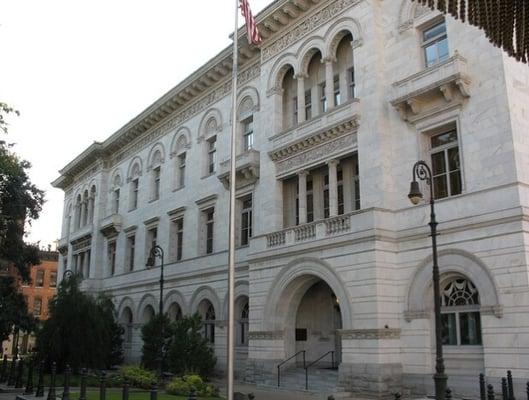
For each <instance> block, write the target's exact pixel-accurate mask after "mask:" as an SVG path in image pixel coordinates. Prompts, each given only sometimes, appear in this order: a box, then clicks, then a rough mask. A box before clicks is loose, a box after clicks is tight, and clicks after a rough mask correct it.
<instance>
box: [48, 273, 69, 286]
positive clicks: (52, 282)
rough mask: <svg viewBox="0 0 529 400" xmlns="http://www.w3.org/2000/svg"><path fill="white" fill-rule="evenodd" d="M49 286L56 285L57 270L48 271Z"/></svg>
mask: <svg viewBox="0 0 529 400" xmlns="http://www.w3.org/2000/svg"><path fill="white" fill-rule="evenodd" d="M65 271H66V270H65ZM50 287H51V288H54V287H57V272H55V271H51V272H50Z"/></svg>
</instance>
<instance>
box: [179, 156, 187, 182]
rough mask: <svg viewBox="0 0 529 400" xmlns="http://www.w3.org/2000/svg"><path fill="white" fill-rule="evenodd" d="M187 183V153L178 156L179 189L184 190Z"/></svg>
mask: <svg viewBox="0 0 529 400" xmlns="http://www.w3.org/2000/svg"><path fill="white" fill-rule="evenodd" d="M185 182H186V153H182V154H180V155H179V156H178V187H179V188H182V187H184V186H185Z"/></svg>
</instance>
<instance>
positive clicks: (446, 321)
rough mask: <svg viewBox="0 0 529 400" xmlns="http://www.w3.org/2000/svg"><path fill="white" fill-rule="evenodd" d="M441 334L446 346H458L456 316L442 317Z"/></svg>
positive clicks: (444, 315)
mask: <svg viewBox="0 0 529 400" xmlns="http://www.w3.org/2000/svg"><path fill="white" fill-rule="evenodd" d="M441 332H442V335H441V337H442V341H443V344H444V345H453V346H456V345H457V326H456V315H455V314H453V313H452V314H442V315H441Z"/></svg>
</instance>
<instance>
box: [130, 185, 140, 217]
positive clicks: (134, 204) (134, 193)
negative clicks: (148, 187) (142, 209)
mask: <svg viewBox="0 0 529 400" xmlns="http://www.w3.org/2000/svg"><path fill="white" fill-rule="evenodd" d="M131 185H132V188H131V193H130V194H131V198H130V200H131V201H130V209H131V210H135V209H136V208H138V192H139V190H140V182H139V179H138V178H136V179H133V180H132V182H131Z"/></svg>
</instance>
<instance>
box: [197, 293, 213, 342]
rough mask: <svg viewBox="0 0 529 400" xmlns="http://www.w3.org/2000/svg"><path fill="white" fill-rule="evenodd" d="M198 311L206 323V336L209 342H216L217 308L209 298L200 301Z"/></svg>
mask: <svg viewBox="0 0 529 400" xmlns="http://www.w3.org/2000/svg"><path fill="white" fill-rule="evenodd" d="M198 312H199V314H200V316H201V317H202V320H203V324H204V337H205V338H206V339H207V340H208V341H209V343H215V308H214V307H213V304H211V302H210V301H209V300H207V299H204V300H202V301H201V302H200V304H199V306H198Z"/></svg>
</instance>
